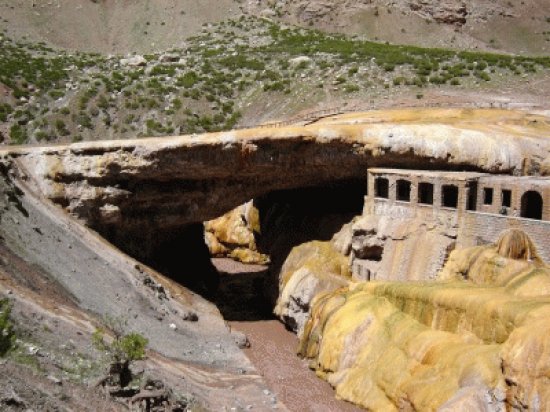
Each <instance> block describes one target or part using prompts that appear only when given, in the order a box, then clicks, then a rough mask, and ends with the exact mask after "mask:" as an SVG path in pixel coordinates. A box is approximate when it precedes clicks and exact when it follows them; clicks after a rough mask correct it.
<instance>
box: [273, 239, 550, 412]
mask: <svg viewBox="0 0 550 412" xmlns="http://www.w3.org/2000/svg"><path fill="white" fill-rule="evenodd" d="M303 246H307V245H303ZM309 247H311V246H309ZM296 249H299V248H296ZM309 256H314V254H313V253H310V254H309ZM291 260H292V262H295V265H296V266H300V265H301V264H303V262H302V261H301V260H300V259H298V258H297V257H296V256H293V257H292V259H291ZM291 267H294V266H291ZM300 270H301V269H300ZM300 270H298V271H295V272H292V277H291V280H288V281H287V282H286V285H287V286H288V285H292V288H293V293H294V294H295V295H296V296H299V295H300V290H299V288H300V283H301V282H302V276H304V275H302V272H300ZM316 276H317V278H321V277H322V275H319V274H317V275H316ZM294 277H296V281H295V282H292V279H294ZM549 281H550V272H549V271H548V266H546V264H545V263H544V262H542V261H541V260H540V258H539V257H538V255H537V253H536V248H535V246H534V245H533V243H532V241H531V240H530V238H529V237H528V236H527V235H526V234H525V233H523V232H520V231H517V230H509V231H506V232H504V233H503V234H502V235H501V237H500V238H499V240H498V241H497V242H496V243H495V244H494V245H487V246H478V247H474V248H467V249H464V250H459V251H455V252H453V254H452V255H451V257H450V259H449V261H448V262H447V264H446V266H445V268H444V270H443V271H442V272H441V274H440V279H439V282H414V283H411V282H362V283H353V282H350V283H348V285H347V286H344V287H341V288H339V289H336V288H334V287H332V285H331V286H329V287H327V288H326V289H325V290H324V291H322V292H319V293H318V294H317V295H316V296H315V297H314V298H313V299H312V300H311V303H310V307H311V309H310V313H309V316H308V318H307V322H306V324H305V326H304V327H303V332H302V334H301V340H300V346H299V349H298V351H299V353H300V354H301V355H302V356H304V357H306V358H309V359H310V360H311V363H310V366H311V367H312V368H313V369H315V370H316V372H317V374H318V375H319V376H321V377H323V378H325V379H326V380H327V381H328V382H330V383H331V385H333V386H334V387H335V389H336V392H337V396H339V397H341V398H343V399H346V400H348V401H350V402H353V403H356V404H358V405H361V406H363V407H365V408H367V409H369V410H388V411H392V410H395V411H397V410H403V409H404V410H422V411H424V410H430V411H435V410H441V411H462V410H481V411H505V410H507V408H508V405H512V406H515V407H517V408H519V409H521V408H524V407H526V406H530V407H534V408H535V409H536V408H538V407H540V408H541V409H540V410H545V409H547V407H548V405H549V404H548V402H549V401H550V390H549V389H548V387H549V386H548V379H549V377H550V363H549V362H548V361H547V359H548V357H549V355H548V351H549V348H550V339H549V338H548V336H550V321H548V319H550V293H549V292H548V289H547V286H546V285H547V284H548V282H549ZM283 284H284V282H283ZM283 293H286V291H285V289H284V288H283V289H282V294H283ZM281 296H282V295H281Z"/></svg>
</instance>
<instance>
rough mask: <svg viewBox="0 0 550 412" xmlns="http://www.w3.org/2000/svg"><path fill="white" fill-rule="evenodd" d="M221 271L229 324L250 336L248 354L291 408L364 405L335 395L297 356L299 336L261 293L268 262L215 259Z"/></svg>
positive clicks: (324, 410) (321, 410) (315, 411)
mask: <svg viewBox="0 0 550 412" xmlns="http://www.w3.org/2000/svg"><path fill="white" fill-rule="evenodd" d="M213 262H214V264H215V266H216V267H217V268H218V270H219V271H220V274H221V282H220V292H219V294H218V298H217V299H216V300H217V304H218V307H219V308H220V311H221V312H222V314H223V315H224V317H225V318H226V319H227V320H228V323H229V325H230V326H231V328H233V329H235V330H238V331H241V332H243V333H244V334H246V336H247V337H248V340H249V341H250V348H248V349H244V352H245V354H246V355H247V356H248V358H249V359H250V360H251V362H252V363H253V364H254V366H255V367H256V369H257V370H258V372H259V373H260V374H261V375H262V376H263V377H264V379H265V381H266V383H267V384H268V385H269V387H270V388H271V390H272V391H273V392H274V394H275V395H276V396H277V399H278V400H279V401H280V402H282V403H283V404H284V405H285V406H286V407H287V408H288V409H289V410H291V411H296V412H305V411H312V412H329V411H330V412H333V411H342V412H357V411H361V409H359V408H357V407H356V406H354V405H352V404H350V403H348V402H345V401H340V400H337V399H336V398H335V392H334V390H333V389H332V387H331V386H330V385H329V384H328V383H327V382H325V381H324V380H322V379H320V378H318V377H317V376H316V375H315V373H314V372H313V371H312V370H310V369H309V367H308V362H307V361H306V360H304V359H301V358H300V357H298V356H297V355H296V348H297V345H298V339H297V337H296V335H295V334H294V333H292V332H290V331H288V330H286V329H285V327H284V325H283V324H282V323H281V322H279V321H278V320H276V319H273V317H272V315H271V311H270V308H269V307H267V306H266V302H265V299H263V297H262V293H261V288H262V279H263V276H264V271H265V267H262V266H255V265H243V264H239V263H236V262H234V261H231V260H228V259H214V260H213Z"/></svg>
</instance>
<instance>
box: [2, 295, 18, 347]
mask: <svg viewBox="0 0 550 412" xmlns="http://www.w3.org/2000/svg"><path fill="white" fill-rule="evenodd" d="M10 315H11V304H10V302H9V300H7V299H0V356H4V355H5V354H6V353H8V352H9V351H10V350H11V349H12V348H13V347H14V345H15V331H14V330H13V325H12V323H11V320H10Z"/></svg>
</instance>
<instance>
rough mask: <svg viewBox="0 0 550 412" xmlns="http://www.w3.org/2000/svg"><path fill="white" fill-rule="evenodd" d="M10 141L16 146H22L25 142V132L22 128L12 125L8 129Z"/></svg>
mask: <svg viewBox="0 0 550 412" xmlns="http://www.w3.org/2000/svg"><path fill="white" fill-rule="evenodd" d="M10 139H11V141H12V142H14V143H16V144H23V143H25V141H26V140H27V132H26V130H25V128H24V127H22V126H20V125H18V124H14V125H13V126H12V127H10Z"/></svg>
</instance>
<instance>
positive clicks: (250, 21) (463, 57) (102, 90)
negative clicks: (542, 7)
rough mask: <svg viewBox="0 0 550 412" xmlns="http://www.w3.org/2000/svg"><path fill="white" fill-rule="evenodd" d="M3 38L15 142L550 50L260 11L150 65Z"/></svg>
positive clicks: (207, 121)
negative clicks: (437, 44) (517, 49)
mask: <svg viewBox="0 0 550 412" xmlns="http://www.w3.org/2000/svg"><path fill="white" fill-rule="evenodd" d="M250 38H254V42H252V43H251V42H250V41H249V40H250ZM0 45H1V47H0V54H1V55H2V57H3V58H4V60H2V61H1V62H0V81H2V82H3V83H4V84H6V86H8V87H9V88H11V90H12V95H13V98H14V101H15V103H11V102H10V103H7V102H5V103H3V104H0V121H2V122H5V123H8V127H9V130H10V138H11V142H13V143H25V142H29V139H31V140H34V141H55V140H68V139H72V140H75V139H76V140H79V139H84V140H86V139H90V138H92V139H95V138H98V137H103V136H104V135H105V136H113V134H114V135H115V136H118V137H135V136H136V135H138V134H139V135H156V136H162V135H167V134H173V133H198V132H203V131H219V130H223V129H227V128H231V127H235V126H236V125H237V124H238V122H239V119H240V118H241V111H242V109H243V107H245V106H244V105H246V107H254V105H252V106H251V105H250V103H251V102H250V100H249V99H251V98H252V99H254V101H261V100H262V93H270V94H273V95H275V96H277V95H279V96H280V98H281V99H283V100H288V99H291V100H297V99H296V98H295V97H296V96H295V94H296V93H297V92H296V90H299V91H300V93H306V94H307V93H310V92H312V91H313V90H318V93H326V92H327V91H328V90H329V89H330V87H325V86H330V85H333V86H336V87H333V89H334V91H337V92H338V93H343V94H344V95H345V94H347V93H362V94H365V95H366V96H369V95H376V94H379V93H385V94H389V93H392V90H394V89H397V88H398V89H399V90H404V89H405V88H412V89H413V90H412V93H413V94H415V93H416V94H418V93H417V91H416V90H415V89H418V88H428V87H443V86H446V87H464V88H466V87H471V86H473V85H474V84H476V83H480V82H482V83H488V84H491V83H492V82H493V80H495V79H501V78H502V79H503V80H504V79H506V78H511V77H514V76H519V75H525V74H529V73H536V72H538V71H541V70H548V69H550V58H548V57H537V58H529V57H520V56H511V55H500V54H491V53H475V52H459V51H455V50H447V49H428V48H421V47H414V46H398V45H391V44H385V43H380V42H370V41H365V40H359V39H357V38H349V37H346V36H343V35H329V34H325V33H322V32H319V31H316V30H309V29H304V28H297V27H282V26H279V25H278V24H276V23H274V22H270V21H267V20H263V19H256V18H253V17H242V18H240V19H238V20H229V21H226V22H222V23H219V24H210V25H209V26H208V28H206V27H205V28H204V29H203V31H202V32H201V33H200V34H199V35H197V36H194V37H191V38H189V39H188V41H187V46H186V48H185V49H183V50H179V49H173V50H170V52H169V54H168V55H167V58H164V57H163V55H160V54H149V55H145V56H143V64H146V67H142V66H133V65H124V64H121V63H120V62H121V58H120V57H116V56H114V57H109V58H107V57H102V56H99V55H96V54H87V53H76V54H74V55H69V54H68V53H64V52H63V51H54V50H52V49H48V48H46V47H45V46H43V45H32V44H26V43H21V42H19V43H15V42H13V41H11V40H10V39H8V38H4V39H3V40H1V44H0ZM304 56H306V57H307V59H299V60H298V62H299V63H298V64H294V65H293V64H290V62H291V60H292V59H295V58H297V57H304ZM19 63H21V64H19ZM4 80H6V81H4ZM392 86H393V87H392ZM287 95H291V96H293V97H286V96H287ZM31 97H33V99H32V101H31V99H30V98H31ZM275 98H277V97H275ZM60 102H63V106H62V107H59V103H60ZM189 106H192V107H196V109H194V110H193V112H189V111H187V110H185V108H186V107H189ZM33 119H34V120H33ZM60 121H63V123H64V127H61V123H60ZM48 123H49V124H50V125H51V126H48ZM71 135H72V137H69V136H71ZM75 136H77V137H75Z"/></svg>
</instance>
